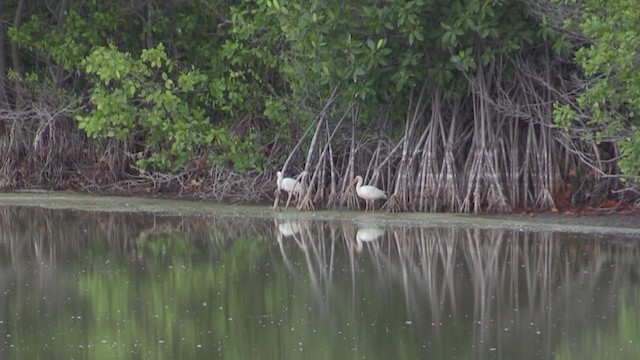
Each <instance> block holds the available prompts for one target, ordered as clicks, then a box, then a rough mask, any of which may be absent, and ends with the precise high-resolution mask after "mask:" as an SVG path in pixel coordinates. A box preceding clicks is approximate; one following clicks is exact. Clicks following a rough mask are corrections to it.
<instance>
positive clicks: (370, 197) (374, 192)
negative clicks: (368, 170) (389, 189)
mask: <svg viewBox="0 0 640 360" xmlns="http://www.w3.org/2000/svg"><path fill="white" fill-rule="evenodd" d="M353 183H355V184H356V194H358V196H359V197H361V198H362V199H364V202H365V209H364V211H369V209H371V210H373V208H374V207H375V206H374V205H375V201H376V200H379V199H383V200H386V199H387V194H386V193H385V192H384V191H382V190H380V189H378V188H377V187H375V186H371V185H362V176H360V175H358V176H356V177H355V178H354V179H353V181H352V182H351V184H353Z"/></svg>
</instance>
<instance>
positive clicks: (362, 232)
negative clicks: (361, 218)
mask: <svg viewBox="0 0 640 360" xmlns="http://www.w3.org/2000/svg"><path fill="white" fill-rule="evenodd" d="M384 233H385V231H384V229H381V228H379V227H374V226H363V227H359V228H358V231H357V232H356V242H355V244H354V245H355V246H354V247H355V249H356V252H361V251H362V249H363V248H364V243H369V242H373V241H376V240H378V239H379V238H380V237H382V235H384Z"/></svg>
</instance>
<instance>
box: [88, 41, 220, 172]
mask: <svg viewBox="0 0 640 360" xmlns="http://www.w3.org/2000/svg"><path fill="white" fill-rule="evenodd" d="M82 64H83V66H84V69H85V71H86V72H87V74H89V75H92V76H91V79H92V81H93V88H92V90H91V105H92V107H91V110H90V111H89V112H87V113H83V114H78V115H77V116H76V119H77V120H78V124H79V127H80V128H81V129H84V130H85V131H86V132H87V134H88V135H89V136H91V137H94V138H96V137H107V138H115V139H117V140H119V141H127V140H132V139H131V138H132V136H136V137H140V136H143V137H144V144H145V147H146V150H151V153H152V154H151V156H150V157H148V158H141V159H139V160H138V166H140V167H141V168H143V169H145V168H148V167H152V168H156V169H161V170H173V171H175V170H178V169H179V168H181V167H183V166H185V165H186V164H187V163H188V161H190V160H191V159H192V157H193V156H194V155H195V154H196V152H197V151H198V149H199V147H201V146H204V145H205V144H208V143H210V142H212V141H213V139H214V132H213V131H212V128H211V127H210V126H209V121H208V118H207V117H206V115H205V110H204V109H203V108H202V107H201V106H199V104H200V103H202V99H201V96H200V95H199V94H198V92H199V91H202V88H203V87H204V86H205V85H206V81H207V77H206V76H205V75H203V74H201V73H200V72H199V71H198V70H196V69H193V68H191V69H188V70H176V66H174V63H173V61H172V60H170V59H169V58H168V56H167V54H166V52H165V51H164V46H163V45H162V44H159V45H158V46H156V47H155V48H153V49H146V50H143V51H142V53H141V54H140V56H139V58H137V59H134V58H133V56H132V55H131V54H130V53H128V52H121V51H119V50H118V49H117V48H116V47H115V46H114V45H110V46H109V47H98V48H96V49H95V50H94V51H93V52H92V53H91V54H90V55H89V56H88V57H87V58H85V59H84V61H83V63H82Z"/></svg>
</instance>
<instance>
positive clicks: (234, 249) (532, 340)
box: [0, 208, 640, 359]
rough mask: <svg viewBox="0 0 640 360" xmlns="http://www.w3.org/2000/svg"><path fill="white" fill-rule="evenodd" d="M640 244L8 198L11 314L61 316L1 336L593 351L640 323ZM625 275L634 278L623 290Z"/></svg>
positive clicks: (416, 351) (346, 348)
mask: <svg viewBox="0 0 640 360" xmlns="http://www.w3.org/2000/svg"><path fill="white" fill-rule="evenodd" d="M278 216H280V217H282V216H283V215H282V214H280V215H276V217H278ZM274 239H275V240H274ZM635 240H636V241H637V239H635ZM639 247H640V244H636V242H632V241H624V239H618V240H612V239H606V238H600V239H596V238H594V237H589V236H586V235H580V234H556V233H549V232H528V231H512V230H503V229H472V228H453V227H447V228H433V227H398V226H382V225H381V224H377V223H375V222H369V223H367V222H365V221H362V222H358V223H353V222H350V221H313V220H309V219H288V220H286V219H282V218H277V219H276V220H271V219H269V220H261V219H246V218H241V217H229V218H204V217H169V216H153V215H142V214H113V213H88V212H79V211H64V212H63V211H52V210H42V209H27V208H16V209H7V208H4V209H0V266H1V269H0V270H1V271H2V273H0V285H1V286H2V287H3V290H4V291H5V296H3V297H0V317H2V318H4V319H11V318H12V316H15V314H19V317H20V323H21V324H35V325H33V326H36V325H38V324H50V323H53V324H55V327H54V328H53V330H51V331H52V333H51V334H48V333H46V334H44V335H43V334H42V331H43V330H41V329H40V332H34V331H31V329H29V328H28V327H27V326H25V325H22V326H17V325H16V324H14V323H11V322H7V321H5V322H4V323H0V338H5V339H6V338H10V339H18V338H20V339H23V340H24V341H28V340H29V339H32V341H37V340H36V338H40V337H44V338H46V337H47V336H49V337H51V336H52V335H54V334H55V336H56V338H57V339H59V340H60V343H61V345H58V346H57V347H55V349H54V348H52V350H51V354H50V355H51V357H52V358H55V357H60V358H69V357H87V356H82V355H87V354H89V355H92V354H94V353H91V352H90V353H78V352H65V351H63V350H61V349H64V344H65V343H77V342H78V339H82V340H83V341H85V342H86V343H92V344H93V345H94V346H95V344H96V343H100V342H101V341H102V339H105V340H107V341H108V342H109V343H111V342H113V343H118V344H122V343H124V345H126V346H128V347H131V348H135V347H136V346H138V345H139V344H145V346H151V347H150V348H145V349H150V350H149V351H151V356H155V358H162V357H166V354H171V355H172V356H173V357H176V356H177V357H180V356H182V357H184V358H188V357H192V358H193V357H201V356H199V354H198V353H196V352H195V351H196V350H194V349H196V344H198V343H201V344H204V345H207V344H208V345H211V344H216V346H218V347H217V348H216V349H215V350H210V352H209V353H208V354H214V356H215V354H218V355H219V356H220V357H223V356H225V357H227V358H233V357H236V358H251V357H255V356H256V354H259V353H264V354H268V355H271V357H274V358H311V357H313V356H312V355H313V354H319V353H322V354H326V355H327V356H326V357H327V358H353V357H365V358H391V357H393V356H394V355H397V354H408V355H407V357H415V358H424V357H425V356H424V355H425V351H428V354H430V356H431V357H434V358H454V357H458V358H497V357H505V358H518V359H523V358H550V357H552V356H553V354H554V353H555V352H557V351H558V349H561V350H562V353H563V354H565V353H570V354H571V353H572V351H573V354H574V356H576V357H574V358H588V357H589V356H588V355H589V352H588V350H589V346H591V344H592V343H596V341H591V340H592V339H594V338H598V337H600V338H602V337H603V336H605V335H603V334H611V333H612V331H607V330H608V329H611V328H612V329H614V331H619V330H616V329H618V328H621V329H622V328H624V329H626V330H625V331H626V332H627V333H628V334H630V335H628V336H627V338H631V339H632V338H633V336H634V335H635V336H636V337H637V335H638V334H637V332H638V331H640V329H638V326H636V327H633V326H621V325H620V324H619V320H618V319H620V318H621V316H623V315H621V314H627V315H628V314H629V313H631V314H632V315H633V314H634V313H640V311H639V310H638V309H637V308H638V307H640V305H638V301H637V291H638V290H637V288H638V279H640V272H639V270H640V269H639V267H638V261H639V260H638V259H639V257H638V255H639V252H640V251H639ZM622 292H625V293H630V294H635V295H634V296H631V295H626V299H628V304H626V305H625V306H626V307H624V308H621V307H622V305H621V300H620V299H621V295H620V294H621V293H622ZM44 298H46V301H44V300H42V299H44ZM69 299H71V300H69ZM627 315H625V316H627ZM631 318H632V319H634V318H638V316H635V317H631ZM52 319H54V320H55V321H54V320H52ZM78 319H80V320H78ZM59 329H71V330H68V331H69V333H68V334H67V333H65V334H66V335H65V334H57V333H55V332H56V331H59ZM585 329H590V330H589V331H587V330H585ZM65 331H66V330H65ZM73 331H75V332H73ZM6 335H11V336H10V337H7V336H6ZM80 335H81V336H80ZM610 337H612V336H610ZM182 338H185V339H186V340H182ZM172 339H173V340H174V341H172ZM607 339H609V338H607ZM159 341H163V342H164V344H165V345H163V346H160V345H158V342H159ZM301 343H302V344H304V345H305V346H304V347H305V351H306V352H300V351H301V350H300V349H298V348H299V345H298V344H301ZM573 343H578V344H582V346H583V350H582V352H578V355H582V356H581V357H578V356H577V355H575V354H576V350H575V349H573V348H572V347H571V346H568V345H567V344H573ZM149 344H152V345H149ZM249 344H250V345H251V346H248V345H249ZM50 346H53V345H50ZM121 346H123V345H121ZM218 348H224V349H225V350H224V351H223V352H222V353H220V352H216V351H219V350H218ZM353 349H358V353H357V355H358V356H354V353H353ZM452 349H455V350H452ZM169 350H171V351H170V352H169V353H167V352H166V351H169ZM1 351H4V350H0V357H3V358H4V357H10V356H8V355H10V354H7V353H2V352H1ZM56 351H57V352H56ZM74 351H75V350H74ZM122 351H124V350H122ZM29 354H32V353H25V354H24V355H25V356H24V358H29V356H27V355H29ZM122 354H123V355H122V357H131V356H129V355H130V354H129V353H127V352H126V351H124V352H123V353H122ZM5 355H7V356H5ZM56 355H59V356H56ZM268 355H265V357H269V356H268Z"/></svg>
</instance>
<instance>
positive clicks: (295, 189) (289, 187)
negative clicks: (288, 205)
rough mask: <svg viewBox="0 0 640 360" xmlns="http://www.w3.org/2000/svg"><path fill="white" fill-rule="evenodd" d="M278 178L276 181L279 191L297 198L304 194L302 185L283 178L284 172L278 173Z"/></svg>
mask: <svg viewBox="0 0 640 360" xmlns="http://www.w3.org/2000/svg"><path fill="white" fill-rule="evenodd" d="M276 176H277V177H278V179H277V180H276V184H277V185H278V190H284V191H286V192H287V193H289V194H292V195H293V196H294V197H295V198H299V197H300V194H302V183H300V182H299V181H296V179H292V178H289V177H286V178H283V177H282V171H278V172H277V173H276Z"/></svg>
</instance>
